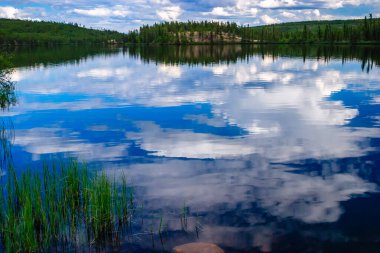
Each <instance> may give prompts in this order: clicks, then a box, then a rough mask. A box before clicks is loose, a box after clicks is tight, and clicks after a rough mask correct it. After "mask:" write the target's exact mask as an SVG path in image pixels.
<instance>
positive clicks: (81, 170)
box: [0, 161, 133, 252]
mask: <svg viewBox="0 0 380 253" xmlns="http://www.w3.org/2000/svg"><path fill="white" fill-rule="evenodd" d="M57 167H58V166H56V164H53V165H52V166H51V167H49V166H46V165H45V166H44V170H43V176H42V177H41V176H40V175H38V174H37V173H32V172H31V171H30V170H28V171H26V172H24V173H23V174H22V176H21V178H18V177H17V176H16V173H15V170H14V169H13V167H10V168H9V169H8V172H9V175H8V180H7V183H6V184H5V189H6V190H5V189H3V186H4V185H3V184H0V223H1V224H2V227H1V230H0V238H1V241H2V242H3V245H4V246H5V250H6V251H7V252H41V251H50V250H52V249H53V248H55V249H56V250H57V247H58V246H59V247H66V248H67V247H68V248H70V247H74V248H78V246H80V247H87V246H91V245H92V244H94V243H95V245H105V244H106V243H109V242H111V241H112V240H115V238H120V237H121V235H120V234H119V233H120V231H121V229H120V228H121V227H123V226H127V225H128V223H129V222H130V216H128V213H131V211H130V209H131V204H130V203H133V199H129V198H131V197H133V196H131V195H129V194H128V192H129V191H130V190H129V189H128V188H127V185H126V181H125V179H123V183H122V186H121V187H120V186H119V185H116V183H115V182H114V183H111V182H110V180H109V179H108V178H107V177H106V175H105V174H90V173H89V171H88V170H87V167H86V165H85V164H79V163H78V162H76V161H71V162H70V163H62V164H61V165H60V166H59V168H57ZM83 236H84V237H85V238H86V239H85V242H84V243H83V241H82V242H81V241H79V239H78V238H81V237H83ZM64 251H65V250H64Z"/></svg>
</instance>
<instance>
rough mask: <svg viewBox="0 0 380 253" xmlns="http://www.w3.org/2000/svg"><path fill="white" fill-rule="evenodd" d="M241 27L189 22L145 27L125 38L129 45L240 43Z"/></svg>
mask: <svg viewBox="0 0 380 253" xmlns="http://www.w3.org/2000/svg"><path fill="white" fill-rule="evenodd" d="M240 33H241V27H239V26H238V25H237V24H236V23H231V22H226V23H222V22H215V21H201V22H196V21H188V22H164V23H159V24H157V23H156V24H154V25H144V26H142V27H140V29H139V30H134V31H131V32H129V33H128V34H127V36H126V37H125V42H129V43H156V44H191V43H220V42H240V41H241V38H240V37H239V34H240Z"/></svg>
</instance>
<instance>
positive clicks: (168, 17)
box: [156, 6, 182, 21]
mask: <svg viewBox="0 0 380 253" xmlns="http://www.w3.org/2000/svg"><path fill="white" fill-rule="evenodd" d="M156 13H157V15H158V16H159V17H160V18H161V19H162V20H165V21H173V20H177V19H178V17H179V16H180V15H181V13H182V9H181V7H179V6H168V7H163V8H161V9H160V10H157V12H156Z"/></svg>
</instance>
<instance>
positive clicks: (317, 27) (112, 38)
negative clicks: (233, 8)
mask: <svg viewBox="0 0 380 253" xmlns="http://www.w3.org/2000/svg"><path fill="white" fill-rule="evenodd" d="M120 43H126V44H173V45H180V44H252V43H260V44H271V43H292V44H293V43H303V44H313V43H317V44H340V43H341V44H363V43H365V44H378V43H380V19H379V18H373V16H372V14H370V15H369V16H368V17H367V16H366V17H364V18H363V19H357V20H333V21H305V22H292V23H281V24H273V25H265V26H255V27H253V26H249V25H244V26H242V25H238V24H237V23H234V22H217V21H187V22H177V21H172V22H162V23H155V24H153V25H143V26H142V27H140V28H139V29H136V30H132V31H130V32H128V33H127V34H124V33H119V32H116V31H111V30H97V29H92V28H86V27H84V26H81V25H79V24H76V23H58V22H46V21H30V20H15V19H0V45H57V44H120Z"/></svg>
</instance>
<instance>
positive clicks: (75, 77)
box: [6, 50, 380, 252]
mask: <svg viewBox="0 0 380 253" xmlns="http://www.w3.org/2000/svg"><path fill="white" fill-rule="evenodd" d="M360 65H361V64H360V62H358V61H355V60H354V61H349V62H346V63H345V64H344V65H342V61H341V60H338V59H336V60H334V59H333V60H331V61H329V62H325V61H323V60H316V59H306V61H305V62H304V61H303V60H302V59H300V58H291V57H279V58H276V59H275V60H273V59H272V57H270V56H267V57H264V59H263V58H262V56H261V55H255V54H253V55H250V56H249V57H248V59H245V60H242V61H238V62H236V63H231V64H227V63H215V64H210V65H191V66H189V65H173V64H171V65H170V64H163V63H155V62H150V63H147V62H144V61H143V60H142V59H139V58H135V57H131V56H129V55H128V54H127V53H125V52H124V53H123V52H122V51H121V50H120V51H119V52H116V53H113V54H101V55H97V56H95V57H93V58H91V59H87V60H81V61H79V62H77V63H67V64H56V65H50V66H36V67H32V68H31V67H20V68H17V69H16V71H15V73H14V75H13V79H14V80H15V81H17V90H18V105H17V106H16V107H13V108H11V110H10V111H9V112H6V114H7V115H9V116H11V117H12V120H13V124H14V127H15V142H14V157H15V160H16V164H18V165H19V166H20V167H21V166H26V165H30V164H31V163H39V162H41V161H43V160H46V159H50V158H51V157H54V155H57V154H61V155H62V154H64V156H65V157H69V156H72V157H77V158H79V159H83V160H86V161H88V162H90V163H95V164H98V165H99V166H102V167H103V168H105V169H106V171H107V173H109V174H110V175H119V174H121V173H124V172H126V174H127V175H128V177H129V178H130V180H131V181H132V182H133V184H134V185H135V186H136V189H137V194H138V195H139V196H140V197H141V198H142V199H143V200H144V203H145V208H146V209H150V210H160V209H162V210H167V211H168V210H174V209H180V208H181V207H182V206H183V205H184V203H186V205H188V206H189V207H190V209H191V212H192V213H198V214H200V215H201V217H202V222H203V226H204V230H203V232H202V233H201V234H200V239H201V240H205V241H212V242H215V243H218V244H220V245H222V246H224V247H226V248H229V247H230V249H235V250H237V249H247V250H248V249H252V248H256V249H260V250H262V251H271V250H273V251H276V246H275V245H276V242H279V241H281V240H282V239H281V238H283V237H284V236H285V237H286V236H287V235H289V234H292V233H294V231H298V232H299V233H300V235H298V237H297V238H298V239H299V238H306V237H311V238H317V239H316V240H320V241H324V240H327V241H329V240H332V241H335V242H343V241H345V240H347V239H348V240H357V237H358V236H359V237H360V233H359V231H358V233H357V234H354V235H352V234H351V235H348V232H347V228H341V227H339V225H338V224H339V220H340V219H341V218H342V215H343V216H344V214H345V212H346V211H347V210H345V209H344V208H343V207H342V203H343V202H347V201H355V199H356V198H359V199H360V198H367V199H369V200H370V201H371V197H368V196H367V195H363V194H368V193H376V192H377V184H378V180H379V176H378V175H377V174H378V173H377V170H378V167H379V164H380V161H379V158H377V156H378V154H379V153H378V152H379V151H378V146H379V145H380V143H379V138H378V136H380V131H379V130H380V129H379V123H380V110H379V109H380V70H379V68H377V67H375V68H373V69H372V70H371V71H370V72H368V73H366V72H365V71H364V72H363V71H362V70H361V68H360ZM363 196H364V197H363ZM366 196H367V197H366ZM373 201H375V200H373ZM355 218H358V217H355ZM373 222H374V224H379V223H380V221H379V220H376V221H373ZM320 223H323V224H328V225H326V226H328V227H327V228H320V227H319V228H318V229H319V230H321V231H324V232H323V233H327V232H326V231H329V232H328V234H327V235H326V234H325V235H324V236H321V233H322V232H321V231H319V232H317V230H316V229H314V227H313V226H317V224H320ZM284 224H288V225H284ZM289 224H290V225H289ZM302 224H307V225H308V226H312V227H311V228H305V227H303V225H302ZM178 229H180V228H179V227H178V224H177V223H175V222H173V223H170V222H169V230H172V231H176V230H178ZM324 229H325V230H324ZM360 229H364V228H360V227H359V230H360ZM305 231H306V232H305ZM377 232H379V230H378V231H377ZM377 239H379V238H377ZM173 240H174V242H170V243H172V244H175V243H176V240H175V239H173ZM181 240H183V239H181ZM185 241H186V240H185ZM279 252H280V251H279Z"/></svg>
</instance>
